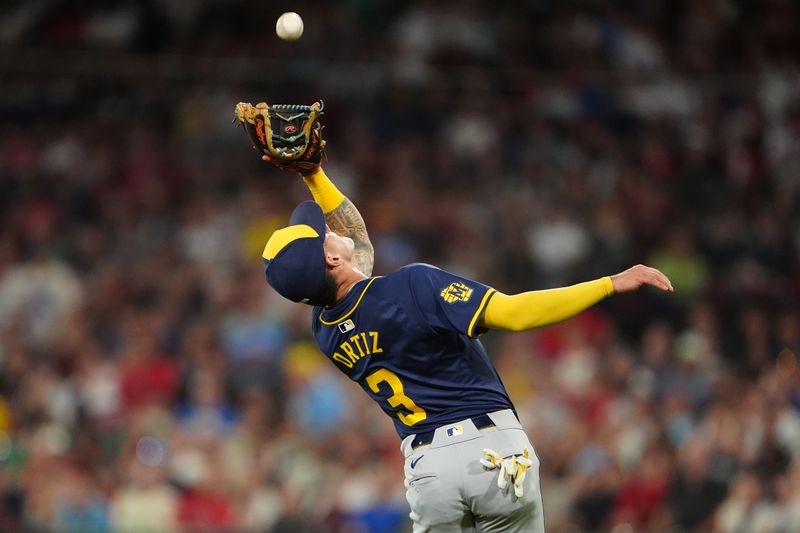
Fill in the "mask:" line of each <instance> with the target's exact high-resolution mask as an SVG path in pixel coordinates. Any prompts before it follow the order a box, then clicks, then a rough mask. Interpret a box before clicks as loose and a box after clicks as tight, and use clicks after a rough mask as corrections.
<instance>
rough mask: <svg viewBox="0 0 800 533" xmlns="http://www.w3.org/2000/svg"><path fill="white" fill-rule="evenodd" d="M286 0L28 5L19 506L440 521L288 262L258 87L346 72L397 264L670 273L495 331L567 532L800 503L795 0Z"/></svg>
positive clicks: (5, 524)
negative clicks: (325, 347) (240, 114)
mask: <svg viewBox="0 0 800 533" xmlns="http://www.w3.org/2000/svg"><path fill="white" fill-rule="evenodd" d="M272 4H274V3H268V2H248V1H244V0H203V1H200V0H195V1H192V2H183V1H179V0H150V1H146V0H141V1H133V0H103V1H100V0H95V1H88V2H79V3H78V2H69V1H65V0H26V1H22V0H19V1H14V0H12V1H10V2H4V4H3V7H2V8H0V15H1V16H0V42H2V43H3V47H2V48H0V65H2V66H0V80H1V82H0V96H1V97H0V465H2V468H0V530H2V531H8V532H14V531H31V532H50V531H53V532H75V533H78V532H80V533H92V532H105V531H118V532H130V533H139V532H154V533H155V532H178V531H182V532H210V531H215V532H219V531H230V532H274V533H280V532H288V531H291V532H293V533H302V532H305V531H314V532H353V533H399V532H405V531H409V530H410V529H409V528H410V526H409V523H408V519H407V512H408V509H407V504H406V502H405V499H404V488H403V484H402V457H401V455H400V453H399V449H398V447H399V439H398V438H397V436H396V434H395V433H394V430H393V428H392V424H391V421H390V420H389V419H388V418H386V417H385V415H383V414H382V413H381V411H380V410H379V409H378V408H377V407H376V406H375V405H372V404H371V401H370V400H368V399H367V397H366V395H364V394H363V393H361V391H360V390H359V388H358V387H357V386H356V385H355V384H353V383H350V382H347V381H346V380H345V378H344V377H343V376H341V375H339V374H338V373H337V371H336V370H335V369H333V368H332V366H331V365H330V364H329V363H327V362H326V361H325V359H324V357H323V356H322V355H321V354H320V353H319V352H318V351H317V349H316V347H315V345H314V344H313V340H312V339H311V336H310V327H309V321H310V309H309V308H307V307H305V306H301V305H294V304H290V303H287V302H285V301H283V300H282V299H281V298H280V297H278V296H277V295H276V294H275V293H274V292H272V291H271V289H270V288H269V287H268V285H267V284H266V283H265V282H264V279H263V272H262V270H261V264H260V260H259V257H260V254H261V250H262V248H263V246H264V243H265V240H266V238H267V237H268V236H269V234H270V233H271V231H272V230H274V229H276V228H277V227H279V226H280V225H282V224H284V223H285V221H286V219H287V217H288V214H289V213H290V212H291V209H292V208H293V207H294V205H295V204H296V203H297V202H299V201H301V200H304V199H307V198H308V193H307V191H306V190H305V188H304V186H303V184H302V182H301V181H300V180H299V179H296V178H295V177H293V176H290V175H285V174H283V173H281V172H280V171H278V170H277V169H274V168H271V167H269V166H268V165H266V164H264V163H263V162H261V161H260V160H259V159H258V157H257V156H256V155H255V154H254V153H253V152H252V150H251V149H250V147H249V146H248V143H247V141H246V139H245V136H244V135H243V133H242V132H241V131H239V130H238V128H236V127H234V126H233V125H232V124H231V122H230V120H231V118H232V112H233V107H234V105H235V103H236V102H238V101H239V100H251V101H258V100H260V99H266V98H269V99H272V100H275V99H279V100H282V102H281V103H283V102H285V103H289V102H292V103H296V102H303V103H310V101H312V100H313V99H316V98H323V99H324V100H325V104H326V114H325V115H324V116H323V122H324V123H325V125H326V128H325V134H326V137H327V139H328V140H329V152H328V153H329V161H328V162H327V163H326V164H325V168H326V170H327V172H328V174H329V176H331V177H332V178H333V179H334V181H336V182H337V183H338V184H339V185H340V187H341V188H342V189H343V190H344V192H345V193H346V194H347V195H348V196H350V197H351V198H352V199H353V200H354V201H355V203H356V205H357V206H358V207H359V208H360V210H361V212H362V214H363V215H364V218H365V220H366V222H367V225H368V228H369V231H370V236H371V238H372V241H373V243H374V245H375V250H376V267H375V273H376V274H378V275H380V274H386V273H389V272H391V271H393V270H394V269H396V268H398V267H399V266H402V265H404V264H407V263H410V262H415V261H423V262H429V263H433V264H436V265H437V266H440V267H442V268H445V269H448V270H451V271H453V272H455V273H458V274H460V275H464V276H467V277H472V278H474V279H477V280H480V281H483V282H486V283H488V284H491V285H493V286H494V287H496V288H497V289H498V290H501V291H503V292H515V291H521V290H530V289H538V288H547V287H553V286H560V285H565V284H569V283H573V282H577V281H581V280H586V279H590V278H595V277H599V276H602V275H609V274H613V273H615V272H618V271H620V270H622V269H624V268H626V267H628V266H630V265H632V264H634V263H638V262H642V263H647V264H650V265H651V266H655V267H658V268H660V269H662V270H663V271H664V272H665V273H666V274H667V275H668V276H669V277H670V278H671V279H672V281H673V284H674V286H675V289H676V292H675V294H674V295H667V296H662V295H659V294H656V293H655V292H654V291H653V292H651V291H647V290H645V291H642V292H640V293H637V294H634V295H626V296H622V297H615V298H612V299H609V300H607V301H605V302H603V303H602V304H600V305H598V306H597V307H595V308H593V309H592V310H590V311H587V312H585V313H583V314H582V315H580V316H579V317H577V318H575V319H572V320H570V321H568V322H566V323H564V324H561V325H559V326H556V327H553V328H549V329H545V330H542V331H537V332H530V333H522V334H506V333H501V332H490V333H488V334H487V335H486V336H485V337H484V342H485V344H486V345H487V347H488V349H489V352H490V354H492V356H493V358H494V361H495V363H496V365H497V367H498V369H499V372H500V375H501V377H502V378H503V379H504V381H505V383H506V386H507V388H508V390H509V392H510V394H511V397H512V399H513V400H514V402H515V404H516V406H517V410H518V413H519V416H520V418H521V420H522V422H523V425H524V426H525V427H526V428H527V430H528V434H529V435H530V437H531V440H532V442H533V443H534V445H535V446H536V451H537V454H538V455H539V457H540V459H541V461H542V471H541V476H542V490H543V495H544V501H545V519H546V522H547V524H548V531H552V532H571V531H613V532H615V533H623V532H629V531H715V532H720V533H738V532H754V533H789V532H794V531H800V370H799V369H798V354H800V305H798V304H799V303H800V256H799V255H798V252H800V54H798V50H800V33H798V32H797V31H796V28H797V27H798V25H800V4H798V2H797V1H794V0H764V1H754V0H722V1H717V2H708V1H705V0H682V1H666V0H664V1H645V0H641V1H637V0H627V1H620V2H611V1H599V0H597V1H590V0H586V1H568V2H563V1H556V0H527V1H521V2H500V3H497V2H493V3H483V2H477V1H474V0H472V1H470V0H467V1H463V0H461V1H455V0H446V1H435V2H434V1H427V0H419V1H414V2H405V3H402V6H400V5H398V3H397V2H390V1H389V0H381V1H377V0H375V1H373V0H370V1H367V0H362V1H359V0H351V1H348V2H326V3H324V4H325V5H317V4H319V3H316V4H315V3H313V2H302V1H298V2H293V3H292V4H291V5H289V4H288V3H287V4H286V5H285V6H283V5H272ZM289 9H291V10H295V11H298V12H300V13H301V15H303V17H304V19H305V23H306V35H305V36H304V37H303V39H301V40H300V41H299V42H297V43H293V44H291V45H289V44H287V43H282V42H280V41H278V40H277V38H275V37H274V35H273V33H272V26H273V25H274V20H275V18H276V17H277V15H279V14H280V12H281V11H285V10H289ZM24 54H28V56H25V57H39V58H42V59H43V61H42V62H41V63H30V62H28V63H26V64H25V65H21V63H20V61H18V60H16V59H15V58H19V57H23V55H24ZM109 54H110V55H109ZM109 57H112V58H113V61H110V62H109V61H108V58H109ZM165 58H171V60H170V63H169V64H170V65H172V66H173V67H174V70H169V71H166V70H164V69H159V68H156V67H157V66H159V65H163V64H164V63H163V62H164V60H165ZM101 60H102V61H104V62H102V63H100V61H101ZM142 62H144V64H145V65H153V68H152V69H151V70H150V71H148V70H147V69H145V70H141V69H139V70H137V69H135V68H131V66H132V65H134V66H135V65H141V64H142ZM101 64H102V67H100V66H98V65H101ZM78 65H79V66H78ZM188 65H191V68H189V67H188ZM221 65H228V66H229V67H230V68H229V72H230V74H231V76H232V80H233V81H228V80H226V79H225V78H224V77H222V76H219V74H221V73H222V72H224V71H223V70H220V66H221ZM237 65H238V66H237ZM260 66H263V68H259V67H260ZM323 74H324V75H323ZM276 103H278V102H276Z"/></svg>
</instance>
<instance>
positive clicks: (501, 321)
mask: <svg viewBox="0 0 800 533" xmlns="http://www.w3.org/2000/svg"><path fill="white" fill-rule="evenodd" d="M642 285H652V286H654V287H657V288H659V289H661V290H663V291H668V292H672V291H673V288H672V283H670V281H669V279H668V278H667V277H666V276H665V275H664V274H662V273H661V272H660V271H658V270H656V269H655V268H650V267H646V266H644V265H636V266H634V267H631V268H629V269H628V270H626V271H624V272H620V273H619V274H616V275H614V276H611V277H605V278H600V279H597V280H594V281H587V282H585V283H579V284H577V285H572V286H570V287H562V288H559V289H550V290H544V291H529V292H523V293H520V294H514V295H510V296H509V295H506V294H503V293H500V292H498V293H496V294H494V295H493V296H492V299H491V300H489V304H488V305H487V306H486V312H485V313H484V315H483V318H482V319H481V321H480V322H479V325H480V326H481V327H487V328H497V329H505V330H509V331H525V330H529V329H534V328H540V327H543V326H549V325H551V324H555V323H557V322H561V321H563V320H566V319H568V318H571V317H573V316H575V315H577V314H578V313H580V312H581V311H583V310H585V309H587V308H589V307H591V306H593V305H594V304H596V303H597V302H599V301H600V300H602V299H604V298H606V297H608V296H611V295H612V294H614V293H624V292H631V291H635V290H637V289H638V288H639V287H641V286H642Z"/></svg>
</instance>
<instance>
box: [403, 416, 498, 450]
mask: <svg viewBox="0 0 800 533" xmlns="http://www.w3.org/2000/svg"><path fill="white" fill-rule="evenodd" d="M470 420H472V423H473V424H475V427H476V428H477V429H479V430H481V429H486V428H493V427H494V426H495V424H494V422H493V421H492V419H491V418H490V417H489V415H486V414H484V415H478V416H473V417H470ZM434 433H436V430H435V429H431V430H429V431H423V432H422V433H417V434H416V435H414V440H412V441H411V448H412V449H413V448H419V447H420V446H427V445H428V444H430V443H431V442H433V435H434Z"/></svg>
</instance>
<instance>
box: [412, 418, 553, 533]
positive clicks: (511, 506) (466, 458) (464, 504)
mask: <svg viewBox="0 0 800 533" xmlns="http://www.w3.org/2000/svg"><path fill="white" fill-rule="evenodd" d="M489 417H490V418H491V419H492V421H493V422H494V423H495V426H494V427H488V428H485V429H482V430H479V429H477V428H476V427H475V424H473V423H472V420H470V419H466V420H462V421H460V422H455V423H453V424H448V425H446V426H442V427H439V428H437V429H436V432H435V434H434V437H433V440H432V441H431V443H430V444H429V445H424V446H420V447H418V448H416V449H412V448H411V442H412V441H413V440H414V435H411V436H409V437H406V438H405V439H403V442H402V443H401V445H400V449H401V451H402V452H403V455H404V456H405V486H406V499H407V500H408V503H409V505H410V506H411V513H410V514H409V516H410V517H411V520H412V521H413V523H414V533H451V532H472V533H477V532H484V533H501V532H502V533H514V532H526V533H528V532H532V533H543V532H544V515H543V511H542V494H541V490H540V487H539V459H538V458H537V457H536V454H535V452H534V450H533V446H531V443H530V441H529V440H528V437H527V435H525V431H523V429H522V426H520V423H519V421H517V418H516V416H514V413H513V412H512V411H511V410H510V409H507V410H503V411H496V412H494V413H489ZM484 448H489V449H492V450H494V451H496V452H498V453H499V454H500V455H502V456H509V455H512V454H522V453H523V450H524V449H525V448H527V449H528V452H529V454H530V459H531V461H533V465H532V466H531V467H530V469H529V470H528V471H527V473H526V477H525V480H524V491H523V495H522V498H519V499H518V498H517V497H516V496H515V495H514V489H513V487H512V486H511V483H509V486H508V487H506V490H505V491H501V490H500V489H499V488H498V486H497V477H498V475H499V474H498V470H487V469H485V468H484V467H483V465H481V463H480V462H479V461H480V459H482V458H485V456H484V455H483V449H484Z"/></svg>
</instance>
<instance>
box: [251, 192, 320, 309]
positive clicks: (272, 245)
mask: <svg viewBox="0 0 800 533" xmlns="http://www.w3.org/2000/svg"><path fill="white" fill-rule="evenodd" d="M324 243H325V215H324V214H323V213H322V208H321V207H320V206H319V204H318V203H316V202H312V201H308V202H303V203H302V204H300V205H298V206H297V207H296V208H295V210H294V212H293V213H292V216H291V218H290V219H289V225H288V226H287V227H285V228H281V229H279V230H277V231H275V233H273V234H272V236H271V237H270V238H269V241H267V245H266V246H265V247H264V253H263V254H262V258H263V259H264V272H265V274H266V276H267V282H269V284H270V285H272V288H273V289H275V290H276V291H278V294H280V295H281V296H283V297H284V298H287V299H289V300H292V301H293V302H301V303H306V304H310V305H322V304H321V302H320V301H319V298H320V297H321V295H322V290H323V287H324V281H325V270H326V268H327V267H326V265H325V248H324V246H323V244H324Z"/></svg>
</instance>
